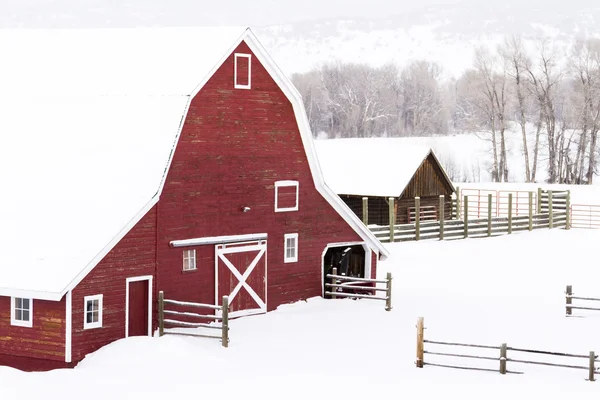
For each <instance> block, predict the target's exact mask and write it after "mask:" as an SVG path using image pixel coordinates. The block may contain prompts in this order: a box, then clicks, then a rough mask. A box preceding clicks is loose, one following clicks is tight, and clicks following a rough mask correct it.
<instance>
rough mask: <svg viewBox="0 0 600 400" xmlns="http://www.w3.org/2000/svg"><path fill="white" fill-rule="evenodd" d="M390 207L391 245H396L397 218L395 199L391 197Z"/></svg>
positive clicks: (389, 200)
mask: <svg viewBox="0 0 600 400" xmlns="http://www.w3.org/2000/svg"><path fill="white" fill-rule="evenodd" d="M388 205H389V219H390V243H394V229H396V226H395V225H396V218H395V214H396V213H395V210H394V198H393V197H390V198H389V199H388Z"/></svg>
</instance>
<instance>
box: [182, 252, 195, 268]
mask: <svg viewBox="0 0 600 400" xmlns="http://www.w3.org/2000/svg"><path fill="white" fill-rule="evenodd" d="M188 260H190V262H189V263H188V264H190V263H191V264H193V267H192V268H189V267H188V268H186V263H185V262H186V261H188ZM192 262H193V263H192ZM191 264H190V265H191ZM182 267H183V270H184V271H195V270H196V269H198V265H197V264H196V249H186V250H183V266H182Z"/></svg>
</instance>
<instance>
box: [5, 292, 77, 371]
mask: <svg viewBox="0 0 600 400" xmlns="http://www.w3.org/2000/svg"><path fill="white" fill-rule="evenodd" d="M10 311H11V310H10V297H0V365H11V366H19V367H20V368H24V369H38V368H36V366H35V361H36V359H38V358H45V359H47V360H52V361H57V362H58V364H54V363H49V364H52V365H55V366H56V365H60V363H61V362H63V363H64V360H65V299H64V298H63V299H62V301H46V300H33V327H31V328H26V327H20V326H12V325H11V324H10ZM20 357H24V359H21V360H19V359H18V358H20ZM38 367H39V368H40V369H44V368H43V366H38Z"/></svg>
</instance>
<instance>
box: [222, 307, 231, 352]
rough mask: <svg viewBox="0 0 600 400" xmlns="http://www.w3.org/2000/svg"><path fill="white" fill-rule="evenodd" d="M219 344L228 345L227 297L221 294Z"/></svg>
mask: <svg viewBox="0 0 600 400" xmlns="http://www.w3.org/2000/svg"><path fill="white" fill-rule="evenodd" d="M221 311H222V313H221V316H222V317H223V319H222V320H221V344H222V345H223V347H229V297H227V296H223V309H222V310H221Z"/></svg>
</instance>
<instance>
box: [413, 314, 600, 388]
mask: <svg viewBox="0 0 600 400" xmlns="http://www.w3.org/2000/svg"><path fill="white" fill-rule="evenodd" d="M424 332H425V322H424V318H422V317H421V318H419V320H418V321H417V361H416V363H415V364H416V366H417V368H423V367H424V366H425V365H430V366H435V367H446V368H456V369H464V370H473V371H488V372H499V373H500V374H503V375H505V374H522V372H519V371H510V370H509V369H508V366H509V365H512V364H513V363H514V364H530V365H540V366H547V367H558V368H568V369H577V370H585V371H587V380H589V381H595V376H596V375H598V374H600V371H599V370H600V368H596V360H597V359H598V356H597V355H596V354H595V352H594V351H590V352H589V354H570V353H561V352H554V351H545V350H532V349H524V348H517V347H510V346H508V345H507V344H506V343H502V344H501V345H500V346H487V345H480V344H470V343H451V342H441V341H435V340H427V339H425V335H424ZM425 344H431V345H437V346H442V348H470V349H486V350H488V351H489V350H495V351H498V356H497V357H492V356H484V355H475V354H465V353H459V352H458V351H459V350H448V351H430V350H427V349H426V348H425ZM512 353H515V354H516V355H515V357H522V356H519V354H529V355H530V356H545V357H552V359H553V360H554V359H556V360H557V361H556V362H554V361H553V362H547V361H536V360H525V359H522V358H513V357H512ZM425 355H428V357H429V356H432V357H451V358H461V359H470V360H484V361H486V362H487V361H489V362H490V367H487V368H486V367H479V366H459V365H451V364H442V363H436V362H429V361H425ZM509 355H510V357H509ZM561 359H570V360H583V359H585V360H587V365H578V364H573V363H575V361H573V363H570V364H564V363H560V362H558V360H561ZM492 362H494V363H496V366H493V365H492V364H491V363H492ZM582 364H583V363H582Z"/></svg>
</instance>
